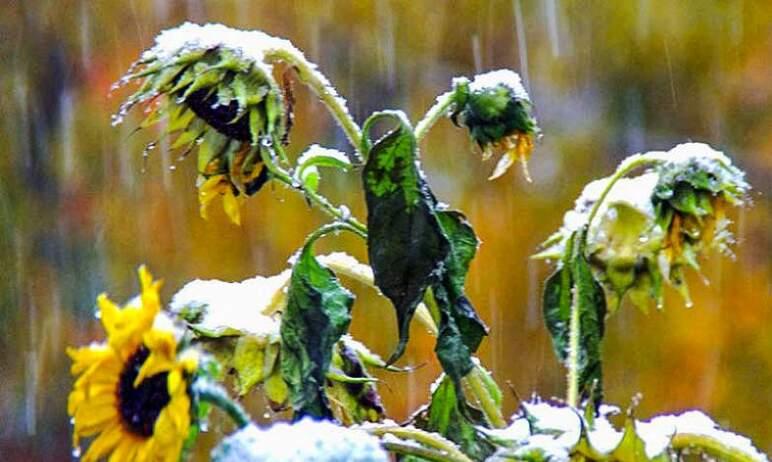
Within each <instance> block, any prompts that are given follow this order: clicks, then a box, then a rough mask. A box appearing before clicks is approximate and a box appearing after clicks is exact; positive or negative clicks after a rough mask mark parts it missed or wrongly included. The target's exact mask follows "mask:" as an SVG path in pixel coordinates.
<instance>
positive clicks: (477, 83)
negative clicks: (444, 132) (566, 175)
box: [450, 69, 541, 179]
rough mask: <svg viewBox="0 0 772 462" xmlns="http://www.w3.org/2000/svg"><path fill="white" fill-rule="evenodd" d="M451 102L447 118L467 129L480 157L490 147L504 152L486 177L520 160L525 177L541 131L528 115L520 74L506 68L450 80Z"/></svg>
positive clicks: (485, 156) (495, 175) (529, 108)
mask: <svg viewBox="0 0 772 462" xmlns="http://www.w3.org/2000/svg"><path fill="white" fill-rule="evenodd" d="M453 90H454V99H455V101H454V104H453V108H452V112H451V115H450V117H451V119H452V120H453V122H454V123H455V124H456V125H458V126H464V127H466V128H467V129H469V135H470V136H471V137H472V140H474V142H475V143H477V145H478V146H479V147H480V149H482V151H483V160H486V159H488V158H490V156H491V155H492V153H493V151H494V150H497V151H504V155H503V156H502V158H501V160H499V163H498V165H496V169H495V170H494V171H493V174H491V176H490V179H495V178H498V177H500V176H501V175H503V174H504V173H505V172H506V171H507V170H508V169H509V167H510V166H511V165H512V164H513V163H514V162H515V160H520V161H521V162H522V164H523V171H524V173H525V175H526V177H528V178H529V179H530V177H529V176H528V169H527V160H528V156H529V155H530V153H531V150H532V149H533V144H534V140H535V139H536V138H537V137H538V136H539V135H540V133H541V130H540V129H539V126H538V125H537V124H536V119H535V118H534V117H533V115H532V110H533V106H532V104H531V99H530V97H529V96H528V93H527V92H526V91H525V88H524V87H523V84H522V83H521V81H520V76H519V75H517V74H516V73H515V72H512V71H510V70H507V69H501V70H497V71H492V72H488V73H486V74H481V75H478V76H476V77H475V79H474V80H473V81H471V82H470V81H469V80H468V79H466V78H457V79H454V81H453Z"/></svg>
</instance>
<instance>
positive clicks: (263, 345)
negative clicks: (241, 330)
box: [233, 335, 279, 396]
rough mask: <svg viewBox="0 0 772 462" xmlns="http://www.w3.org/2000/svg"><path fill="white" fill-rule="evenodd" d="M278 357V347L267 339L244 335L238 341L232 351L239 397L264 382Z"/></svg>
mask: <svg viewBox="0 0 772 462" xmlns="http://www.w3.org/2000/svg"><path fill="white" fill-rule="evenodd" d="M278 356H279V345H278V344H277V343H272V342H269V341H268V339H265V338H260V337H257V336H253V335H245V336H242V337H240V338H239V339H238V341H237V342H236V348H235V349H234V351H233V369H234V370H235V371H236V388H237V390H238V394H239V396H243V395H245V394H247V393H248V392H249V391H250V390H252V388H253V387H254V386H255V385H257V384H259V383H262V382H264V381H265V379H266V378H268V377H269V376H270V375H271V373H272V372H273V369H274V366H275V365H276V360H277V358H278Z"/></svg>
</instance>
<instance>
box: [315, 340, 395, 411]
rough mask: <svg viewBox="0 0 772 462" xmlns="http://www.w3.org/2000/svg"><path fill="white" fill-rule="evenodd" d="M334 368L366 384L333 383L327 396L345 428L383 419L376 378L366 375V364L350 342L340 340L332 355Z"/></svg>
mask: <svg viewBox="0 0 772 462" xmlns="http://www.w3.org/2000/svg"><path fill="white" fill-rule="evenodd" d="M332 361H333V365H334V366H337V367H338V368H339V370H340V371H341V372H342V373H344V374H345V375H346V377H349V378H352V379H367V380H365V381H361V382H360V381H349V382H348V383H346V382H343V381H337V380H331V381H330V382H331V385H330V387H329V388H328V394H329V395H330V400H331V401H332V408H333V413H334V414H335V416H336V418H337V419H338V420H339V421H340V422H341V423H342V424H343V425H352V424H359V423H363V422H379V421H381V420H383V418H384V414H385V410H384V408H383V403H382V402H381V397H380V395H379V394H378V388H377V386H376V384H375V382H374V379H373V378H372V376H370V374H369V373H368V372H367V369H366V368H365V365H364V363H363V362H362V360H361V359H360V357H359V355H358V354H357V352H356V351H354V349H352V348H351V347H350V346H349V343H348V342H346V341H344V340H343V339H341V340H340V341H339V342H338V344H337V346H336V348H335V354H334V355H333V359H332Z"/></svg>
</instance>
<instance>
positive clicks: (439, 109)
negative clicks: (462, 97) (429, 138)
mask: <svg viewBox="0 0 772 462" xmlns="http://www.w3.org/2000/svg"><path fill="white" fill-rule="evenodd" d="M454 94H455V92H454V91H452V90H451V91H449V92H447V93H443V94H441V95H440V96H438V97H437V100H436V101H435V103H434V105H433V106H432V107H430V108H429V110H428V111H426V114H425V115H424V116H423V118H422V119H421V120H420V121H419V122H418V124H416V126H415V132H414V134H415V139H416V141H421V138H423V137H424V136H426V133H427V132H428V131H429V129H430V128H432V126H434V124H435V123H437V121H438V120H440V118H442V117H443V116H444V115H445V114H446V113H447V112H448V108H450V105H451V104H453V96H454Z"/></svg>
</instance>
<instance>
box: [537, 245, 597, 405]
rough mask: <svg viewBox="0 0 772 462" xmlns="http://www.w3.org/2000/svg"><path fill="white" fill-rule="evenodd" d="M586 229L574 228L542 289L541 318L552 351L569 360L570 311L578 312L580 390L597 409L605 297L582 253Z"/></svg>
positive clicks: (584, 397)
mask: <svg viewBox="0 0 772 462" xmlns="http://www.w3.org/2000/svg"><path fill="white" fill-rule="evenodd" d="M585 233H586V231H576V232H574V234H573V235H572V236H571V238H570V239H569V242H568V243H567V245H566V253H565V257H564V260H563V265H562V267H561V268H560V269H559V270H558V271H556V272H555V273H554V274H553V275H552V276H550V278H549V279H548V280H547V283H546V285H545V290H544V307H543V309H544V320H545V322H546V324H547V329H548V330H549V332H550V335H551V337H552V344H553V347H554V349H555V354H556V355H557V356H558V358H560V359H561V360H562V361H567V360H569V343H570V337H571V313H572V310H573V309H576V310H578V313H579V332H578V335H579V352H578V363H577V368H578V371H579V374H578V375H579V392H580V394H581V398H582V400H584V399H592V401H593V402H594V404H595V406H596V408H597V407H598V406H599V405H600V402H601V400H602V398H603V375H602V368H601V343H602V340H603V333H604V323H605V316H606V297H605V294H604V293H603V288H602V287H601V285H600V284H599V283H598V281H596V280H595V277H594V276H593V274H592V269H591V268H590V264H589V262H588V261H587V257H586V256H585V244H584V242H585V239H584V236H585Z"/></svg>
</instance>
